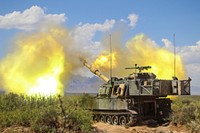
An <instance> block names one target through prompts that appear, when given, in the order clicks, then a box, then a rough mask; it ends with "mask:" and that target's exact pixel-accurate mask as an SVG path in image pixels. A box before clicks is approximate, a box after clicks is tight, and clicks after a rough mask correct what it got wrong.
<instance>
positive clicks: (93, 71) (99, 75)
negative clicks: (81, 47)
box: [81, 59, 109, 82]
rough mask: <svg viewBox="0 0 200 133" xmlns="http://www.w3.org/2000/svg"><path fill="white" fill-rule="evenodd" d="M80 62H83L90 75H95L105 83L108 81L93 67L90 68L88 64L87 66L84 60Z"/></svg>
mask: <svg viewBox="0 0 200 133" xmlns="http://www.w3.org/2000/svg"><path fill="white" fill-rule="evenodd" d="M81 61H82V62H83V65H84V66H85V67H87V68H88V69H89V70H90V71H91V72H92V73H94V74H95V75H97V76H98V77H100V78H101V79H102V80H103V81H105V82H108V81H109V79H108V78H107V77H106V76H104V75H103V74H101V73H100V72H99V70H98V69H96V68H94V67H93V66H91V65H90V64H88V63H87V61H86V60H85V59H81Z"/></svg>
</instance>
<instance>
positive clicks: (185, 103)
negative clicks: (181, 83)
mask: <svg viewBox="0 0 200 133" xmlns="http://www.w3.org/2000/svg"><path fill="white" fill-rule="evenodd" d="M199 100H200V96H179V97H177V98H176V99H175V100H174V101H173V104H172V110H173V113H172V115H171V121H172V122H173V123H177V124H181V125H187V127H188V128H190V129H191V130H192V132H199V131H200V103H199Z"/></svg>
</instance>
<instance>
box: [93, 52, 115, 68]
mask: <svg viewBox="0 0 200 133" xmlns="http://www.w3.org/2000/svg"><path fill="white" fill-rule="evenodd" d="M110 58H111V57H110V53H109V52H108V51H104V52H103V54H101V55H99V56H98V57H97V58H96V60H95V61H94V63H93V66H94V67H95V68H98V69H99V68H101V70H102V71H104V70H107V69H109V68H110ZM116 65H117V64H116V53H115V52H113V53H112V67H113V68H114V67H116Z"/></svg>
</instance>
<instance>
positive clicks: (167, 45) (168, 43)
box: [162, 39, 174, 52]
mask: <svg viewBox="0 0 200 133" xmlns="http://www.w3.org/2000/svg"><path fill="white" fill-rule="evenodd" d="M162 42H163V43H164V48H166V49H167V50H169V51H171V52H173V50H174V46H173V43H172V42H171V41H170V40H168V39H162Z"/></svg>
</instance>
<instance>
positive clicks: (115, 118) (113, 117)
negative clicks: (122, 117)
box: [112, 115, 119, 125]
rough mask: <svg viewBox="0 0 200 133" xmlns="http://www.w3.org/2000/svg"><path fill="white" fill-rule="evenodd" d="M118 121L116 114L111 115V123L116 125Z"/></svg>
mask: <svg viewBox="0 0 200 133" xmlns="http://www.w3.org/2000/svg"><path fill="white" fill-rule="evenodd" d="M118 121H119V119H118V116H116V115H114V116H112V124H113V125H117V124H118Z"/></svg>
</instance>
